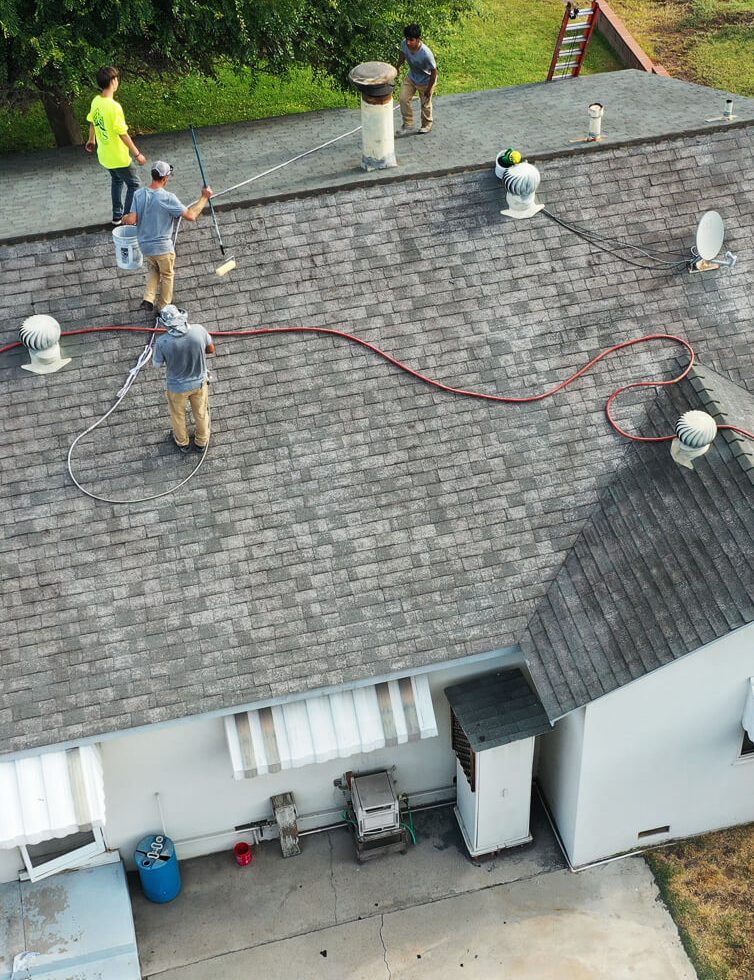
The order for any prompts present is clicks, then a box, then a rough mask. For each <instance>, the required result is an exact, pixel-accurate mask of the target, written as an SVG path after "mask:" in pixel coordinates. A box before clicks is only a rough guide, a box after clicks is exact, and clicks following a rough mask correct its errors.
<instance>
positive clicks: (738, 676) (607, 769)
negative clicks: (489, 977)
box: [540, 624, 754, 866]
mask: <svg viewBox="0 0 754 980" xmlns="http://www.w3.org/2000/svg"><path fill="white" fill-rule="evenodd" d="M752 674H754V624H750V625H749V626H747V627H744V628H742V629H740V630H737V631H736V632H734V633H731V634H730V635H729V636H727V637H724V638H723V639H722V640H718V641H716V642H714V643H711V644H708V645H707V646H706V647H703V648H701V649H700V650H697V651H696V652H694V653H692V654H689V655H688V656H686V657H683V658H682V659H681V660H678V661H676V662H675V663H673V664H670V665H668V666H667V667H663V668H661V669H660V670H657V671H655V672H653V673H652V674H648V675H647V676H645V677H643V678H641V679H640V680H638V681H635V682H633V683H632V684H628V685H627V686H625V687H623V688H621V689H620V690H618V691H614V692H612V693H611V694H608V695H606V696H605V697H603V698H600V699H599V700H598V701H594V702H592V703H591V704H590V705H588V706H587V707H586V710H585V715H584V723H583V739H582V748H581V766H580V773H579V777H578V783H577V790H576V791H574V779H573V777H572V775H568V776H565V775H564V774H563V773H560V774H559V773H558V772H557V770H558V769H559V768H560V767H561V766H563V767H566V766H567V767H568V768H569V769H570V767H571V766H573V765H575V764H576V761H577V755H578V752H577V747H576V746H575V745H573V744H572V742H573V741H574V739H573V738H569V736H568V734H567V733H568V729H569V727H570V729H571V736H573V735H574V734H575V733H576V727H575V726H574V724H573V722H571V721H569V718H570V716H568V717H567V718H564V719H562V720H561V721H559V722H558V723H557V726H556V728H557V729H558V734H556V735H554V736H550V737H549V738H552V739H553V742H552V748H550V745H549V743H548V742H545V743H544V744H543V748H542V759H541V760H540V772H541V773H543V774H544V773H545V772H547V773H548V776H547V778H546V779H544V778H543V780H542V781H543V784H544V785H546V786H547V791H546V792H547V796H548V799H549V801H550V803H551V805H552V808H553V811H554V813H555V814H556V819H557V822H558V826H559V829H560V830H561V835H562V836H563V838H564V841H565V842H566V847H567V850H568V852H569V856H570V858H571V862H572V863H573V864H574V865H576V866H579V865H583V864H588V863H590V862H592V861H596V860H599V859H600V858H604V857H608V856H610V855H613V854H618V853H621V852H624V851H628V850H631V849H634V848H637V847H643V846H647V845H651V844H656V843H661V842H662V841H663V840H667V839H670V838H675V837H686V836H689V835H692V834H698V833H703V832H705V831H709V830H715V829H719V828H721V827H727V826H732V825H735V824H740V823H747V822H749V821H752V820H754V757H751V756H749V757H748V758H745V759H741V758H740V748H741V739H742V735H743V730H742V727H741V716H742V713H743V707H744V701H745V697H746V687H747V683H748V678H749V677H751V676H752ZM564 723H565V724H564ZM561 726H564V731H563V734H561V733H560V728H561ZM664 825H668V826H669V828H670V829H669V832H668V833H667V834H659V835H654V836H651V837H646V838H641V839H640V838H639V837H638V834H639V833H640V832H641V831H644V830H648V829H651V828H655V827H661V826H664Z"/></svg>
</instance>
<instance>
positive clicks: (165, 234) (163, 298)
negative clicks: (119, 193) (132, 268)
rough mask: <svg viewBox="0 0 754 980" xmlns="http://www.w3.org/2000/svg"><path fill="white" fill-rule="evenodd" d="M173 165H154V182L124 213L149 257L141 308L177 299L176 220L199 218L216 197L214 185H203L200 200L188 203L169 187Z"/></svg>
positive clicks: (137, 196) (166, 304) (126, 222)
mask: <svg viewBox="0 0 754 980" xmlns="http://www.w3.org/2000/svg"><path fill="white" fill-rule="evenodd" d="M172 176H173V167H172V165H171V164H169V163H166V162H165V161H164V160H157V161H155V163H154V164H153V166H152V183H151V184H150V185H149V187H140V188H139V190H138V191H137V192H136V193H135V194H134V199H133V210H132V211H131V212H130V213H129V214H127V215H125V216H124V218H123V224H124V225H136V238H137V241H138V242H139V248H140V249H141V252H142V255H143V256H144V258H145V259H146V260H147V282H146V286H145V287H144V299H143V300H142V302H141V309H142V310H145V311H146V312H147V313H150V314H151V313H152V312H153V311H154V309H155V307H156V308H157V309H158V310H161V309H162V308H163V307H164V306H168V305H169V304H171V303H172V302H173V284H174V282H175V244H174V235H173V223H174V221H175V220H176V219H178V218H183V220H184V221H196V219H197V218H198V217H199V215H200V214H201V213H202V211H203V210H204V208H205V207H206V205H207V201H209V199H210V198H211V197H212V188H211V187H202V192H201V194H200V196H199V200H198V201H196V202H195V203H194V204H192V205H191V206H190V207H188V208H187V207H186V205H185V204H182V203H181V202H180V201H179V200H178V198H177V197H176V196H175V194H171V193H170V191H168V190H167V189H166V187H167V183H168V181H169V180H170V178H171V177H172Z"/></svg>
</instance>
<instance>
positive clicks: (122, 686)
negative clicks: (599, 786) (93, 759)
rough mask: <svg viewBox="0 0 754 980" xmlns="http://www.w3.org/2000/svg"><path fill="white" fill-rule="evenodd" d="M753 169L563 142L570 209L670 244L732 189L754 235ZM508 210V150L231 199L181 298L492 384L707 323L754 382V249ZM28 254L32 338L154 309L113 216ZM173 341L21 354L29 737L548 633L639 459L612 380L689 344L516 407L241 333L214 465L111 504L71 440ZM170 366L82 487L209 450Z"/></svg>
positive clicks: (226, 324) (9, 531)
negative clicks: (575, 147)
mask: <svg viewBox="0 0 754 980" xmlns="http://www.w3.org/2000/svg"><path fill="white" fill-rule="evenodd" d="M546 88H547V87H546V86H544V87H543V90H544V89H546ZM543 97H546V91H545V92H544V95H543ZM438 132H439V130H438ZM752 163H753V161H752V147H751V130H749V129H731V130H726V131H723V132H719V133H717V134H713V135H705V136H704V137H688V138H683V139H675V140H668V141H664V142H662V143H660V144H657V145H655V146H651V147H650V146H648V147H644V148H638V149H637V148H625V147H624V148H617V149H610V148H609V147H606V148H605V149H604V150H600V151H597V152H590V153H589V154H588V157H583V158H581V157H572V156H571V157H569V158H567V159H562V160H550V161H549V162H547V163H546V164H544V165H543V167H542V174H543V181H542V186H541V194H542V197H543V198H544V200H546V201H547V204H548V205H549V207H550V208H552V210H553V211H555V212H556V213H558V214H560V215H563V216H565V217H569V218H571V219H573V220H576V221H587V222H591V223H592V224H593V225H594V226H595V227H596V228H599V229H600V230H601V231H603V232H606V233H607V232H613V233H617V234H619V235H620V237H622V238H628V239H629V240H633V241H637V242H641V243H642V244H648V243H655V244H658V245H663V246H666V247H667V246H668V245H669V244H670V245H672V246H673V247H676V246H685V245H686V244H687V243H688V244H689V245H690V243H691V241H692V240H693V230H694V227H695V224H696V220H697V218H698V215H699V213H700V212H701V211H702V210H704V209H705V208H706V207H713V206H714V207H717V208H718V209H719V210H720V211H721V212H722V213H723V214H724V215H725V217H726V219H727V221H728V242H727V244H728V246H729V247H731V248H732V249H733V250H734V251H735V250H736V249H737V248H738V247H740V246H742V245H743V241H744V238H745V236H750V229H751V217H752V210H753V209H754V204H752V202H753V201H754V166H752ZM650 168H651V177H650V179H649V181H647V180H646V179H637V176H636V175H637V174H640V173H642V172H644V171H649V170H650ZM501 204H502V201H501V195H500V188H499V184H498V182H497V181H496V180H495V178H494V176H493V174H492V171H491V170H490V172H488V173H473V174H457V175H453V176H446V177H438V178H434V179H431V180H430V179H426V180H416V181H407V182H405V183H395V184H389V185H387V184H383V185H382V186H380V187H377V188H360V189H355V190H347V191H342V192H339V193H332V194H323V195H321V196H319V197H316V198H308V199H305V200H295V201H279V202H273V203H267V204H263V205H259V206H256V207H253V208H250V209H248V210H237V211H234V212H228V213H225V214H223V216H222V217H223V236H224V238H225V241H226V243H227V245H228V246H229V247H231V248H233V249H234V250H235V253H236V257H237V259H238V260H239V268H238V271H237V272H236V273H234V275H233V276H232V277H229V278H227V279H224V280H219V279H217V278H216V277H215V276H213V274H212V269H213V267H214V265H215V264H216V261H217V258H216V246H215V244H214V242H213V241H212V237H211V228H210V224H209V222H208V221H205V222H203V223H202V224H200V226H199V227H198V228H187V229H182V231H181V237H180V239H179V258H178V278H177V300H178V302H179V303H180V304H181V305H184V306H186V307H187V308H188V310H189V311H190V313H191V316H192V319H193V320H194V321H195V322H203V323H204V324H205V325H206V326H207V327H208V328H209V329H210V330H217V329H230V328H236V327H253V326H259V325H268V326H276V325H277V326H284V325H289V324H302V325H326V326H337V327H342V328H344V329H346V330H348V331H350V332H352V333H356V334H359V335H361V336H363V337H365V338H366V339H368V340H370V341H372V342H374V343H377V344H379V345H380V346H382V347H384V348H386V349H387V350H389V351H390V352H391V353H392V354H394V355H395V356H396V357H398V358H401V359H403V360H405V361H408V362H409V363H411V364H412V365H415V366H416V367H418V368H420V369H422V370H425V371H427V372H428V373H429V374H432V375H434V376H436V377H439V378H440V379H441V380H443V381H446V382H448V383H451V384H459V385H462V386H465V387H479V388H482V389H484V390H487V391H498V392H505V393H513V394H520V393H524V392H529V393H534V392H538V391H541V390H542V389H543V388H544V387H547V386H549V385H551V384H553V383H555V382H556V381H559V380H561V379H562V378H563V377H565V376H566V375H568V374H569V373H570V372H572V371H574V370H576V369H577V368H578V367H580V366H581V365H582V364H583V363H584V362H585V361H586V360H587V359H588V358H589V357H590V356H591V355H593V354H594V353H595V352H596V351H597V350H598V349H600V348H603V347H606V346H608V345H609V344H612V343H615V342H616V341H619V340H623V339H626V338H628V337H632V336H637V335H640V334H642V333H646V332H647V330H648V329H665V330H671V331H675V332H678V333H683V334H684V335H685V336H688V337H689V339H690V340H691V341H692V342H693V343H696V344H698V346H699V350H700V355H701V356H702V358H703V360H704V362H705V363H707V364H710V365H711V366H712V367H713V368H716V369H718V370H721V371H724V372H725V373H726V374H728V375H729V376H730V377H731V379H732V380H733V381H735V382H737V383H747V384H749V385H751V383H752V380H753V379H754V343H753V342H752V341H753V340H754V337H753V336H752V330H753V327H752V323H754V317H753V316H752V312H753V311H752V296H753V295H754V291H752V288H751V285H752V284H751V273H750V271H749V267H748V266H747V264H746V263H744V262H741V263H739V265H738V266H737V267H736V269H735V270H733V271H723V272H721V273H720V274H718V275H715V276H687V275H683V274H673V275H670V274H667V273H665V272H662V271H655V272H644V271H641V270H639V269H636V268H634V267H633V266H627V265H624V264H622V263H621V262H620V261H619V260H618V259H617V258H615V257H614V256H611V255H607V254H605V253H601V252H600V253H595V252H593V251H592V249H591V247H590V246H588V245H587V244H586V243H584V242H583V241H581V240H580V239H578V238H575V237H573V236H572V235H570V234H569V233H568V232H566V231H565V230H564V229H562V228H560V227H558V226H556V225H554V224H553V223H551V222H550V221H549V220H548V219H547V218H546V217H545V216H544V215H540V216H537V217H536V218H535V219H532V220H531V221H529V222H524V223H517V224H516V225H512V224H511V223H506V222H504V221H503V219H502V218H501V217H500V214H499V210H500V207H501ZM1 258H2V270H3V274H2V277H1V278H2V282H1V283H0V289H2V293H1V294H0V300H1V301H2V302H0V336H3V337H7V338H12V337H13V336H14V334H15V331H16V329H17V327H18V324H19V322H20V320H21V319H22V318H23V317H24V316H26V315H28V313H29V312H30V311H31V310H35V311H38V312H51V313H53V314H54V315H56V316H57V317H58V319H59V320H60V321H61V323H62V325H63V327H64V329H66V328H72V327H80V326H92V325H96V324H103V323H126V324H127V323H134V322H135V314H134V313H133V310H134V309H135V307H136V306H137V304H138V302H139V299H140V286H141V277H140V275H132V274H128V273H117V272H116V270H115V269H114V263H113V258H112V243H111V241H110V235H109V232H104V233H103V234H102V235H99V236H97V235H79V236H74V237H71V238H63V239H59V240H56V241H52V242H33V243H26V244H22V245H16V246H12V247H6V248H4V249H3V251H2V256H1ZM141 347H142V340H141V339H140V338H134V336H133V335H123V334H120V335H115V334H97V335H86V336H83V337H72V338H66V339H65V341H64V349H65V353H66V354H67V355H70V356H73V358H74V360H73V361H72V362H71V364H70V365H69V366H68V367H67V368H66V369H65V370H63V371H61V372H60V373H58V374H54V375H48V376H42V377H38V376H32V375H28V374H27V373H25V372H22V371H20V370H19V369H18V365H19V363H20V362H21V361H22V360H23V359H24V358H23V357H22V355H21V354H20V353H13V354H11V355H5V356H4V357H3V359H2V362H1V363H0V381H1V382H2V385H1V388H0V410H1V411H2V413H3V418H4V433H5V445H4V457H3V459H2V461H0V467H2V483H1V485H0V506H1V507H2V511H3V514H4V518H5V520H4V522H3V526H2V529H0V568H1V569H2V579H3V602H4V620H5V623H4V629H3V632H2V635H1V636H0V689H1V690H2V700H1V701H0V737H1V738H2V743H1V744H2V746H3V749H4V750H5V751H18V750H24V749H30V748H33V747H35V746H41V745H46V744H50V743H52V742H59V741H64V740H71V739H79V738H83V737H92V736H96V735H99V734H102V733H105V732H113V731H118V730H123V729H127V728H130V727H134V726H138V725H145V724H150V723H154V722H159V721H167V720H171V719H175V718H179V717H182V716H186V715H192V714H199V713H202V712H208V711H225V710H228V709H232V708H234V707H241V706H243V705H247V704H252V703H254V702H258V701H261V700H265V699H270V698H275V697H280V696H284V695H286V694H288V693H290V692H297V691H306V690H311V689H315V688H320V687H325V686H329V685H337V684H340V683H342V682H348V681H355V680H360V679H366V678H369V677H374V676H379V675H381V674H385V673H388V672H392V671H410V670H411V669H413V668H415V667H417V666H419V665H425V664H431V663H440V662H443V661H446V660H449V659H451V658H455V657H462V656H466V655H470V654H474V653H481V652H486V651H489V650H492V649H497V648H500V647H503V646H507V645H511V644H513V643H515V642H517V641H518V640H519V639H520V636H521V634H522V631H523V630H524V629H525V627H526V625H527V623H528V622H529V621H530V619H531V617H532V614H533V612H534V609H535V607H536V605H537V603H538V602H539V600H540V599H542V597H543V596H544V595H545V594H546V593H547V591H548V589H549V587H550V584H551V583H552V581H553V579H554V578H555V577H556V575H557V573H558V570H559V569H560V567H561V565H562V563H563V561H564V559H565V556H566V555H567V553H568V552H569V550H570V548H571V547H572V545H573V543H574V541H575V540H576V538H577V536H578V534H579V532H580V530H581V528H582V526H583V523H584V521H585V520H586V519H587V518H588V517H589V515H590V513H591V512H592V510H593V507H594V505H595V503H596V502H597V500H598V499H599V497H600V493H601V491H603V490H604V488H605V487H606V485H607V483H608V482H609V480H610V478H611V476H612V474H613V473H614V472H615V471H616V468H617V467H619V466H620V464H621V461H622V460H623V458H624V456H625V455H626V453H627V452H629V453H630V452H633V451H634V450H633V448H632V447H630V446H629V445H628V444H627V443H626V442H625V441H624V440H621V439H619V438H617V437H616V436H615V435H614V433H612V431H611V430H609V429H608V427H607V426H606V424H605V421H604V417H603V414H602V411H603V404H604V399H605V396H606V395H607V393H608V391H610V390H611V389H612V387H614V386H615V384H617V383H618V382H619V381H620V382H623V381H627V380H632V379H637V378H642V377H647V376H649V377H663V376H668V374H669V373H671V372H672V370H673V367H674V358H675V356H676V354H677V349H676V348H675V347H672V346H669V345H667V344H654V345H647V346H646V347H643V348H641V349H640V348H632V349H631V350H627V351H623V352H621V354H619V355H617V356H615V357H614V358H613V359H611V361H610V362H608V363H602V364H600V365H599V366H598V368H597V369H596V370H595V371H594V372H593V373H592V374H590V375H589V376H588V377H585V378H583V379H581V380H580V381H579V382H578V383H577V384H576V385H574V387H573V388H572V389H571V390H570V391H568V392H566V393H564V394H562V395H560V396H558V397H556V398H553V399H549V400H546V401H543V402H538V403H534V404H532V405H529V406H516V407H513V406H496V405H491V404H486V403H480V402H473V401H469V400H464V399H461V398H454V397H451V396H449V395H447V394H443V393H441V392H439V391H435V390H432V389H429V388H427V387H426V386H424V385H422V384H419V383H417V382H416V381H413V380H411V379H410V378H408V377H407V376H405V375H403V374H401V373H399V372H398V371H397V370H395V369H394V368H391V367H389V366H387V365H386V364H385V363H384V362H382V361H380V360H379V359H378V358H376V357H375V356H374V355H372V354H369V353H367V352H365V351H364V350H363V349H360V348H357V347H354V346H350V345H348V344H347V343H342V342H336V341H334V340H332V339H328V338H321V337H312V336H296V335H286V336H284V337H275V336H265V337H261V338H255V339H254V340H242V339H229V338H225V339H221V340H220V341H219V343H218V356H217V358H216V361H215V365H214V370H215V372H216V381H215V382H214V383H213V389H212V392H213V394H212V407H213V424H214V429H215V434H214V437H213V444H212V449H211V452H210V453H209V455H208V458H207V461H206V462H205V464H204V466H203V467H202V469H201V470H200V471H199V472H198V473H197V475H196V476H195V477H194V479H193V480H192V481H191V482H190V483H189V484H188V485H187V486H186V487H184V488H183V489H182V490H181V491H180V492H178V493H176V494H174V495H172V496H168V497H163V498H161V499H158V500H155V501H152V502H150V503H146V504H137V505H133V506H113V505H106V504H97V503H94V502H93V501H91V500H90V499H88V498H86V497H84V496H83V495H81V494H80V493H79V492H78V491H76V490H75V488H73V487H72V486H71V484H70V481H69V479H68V477H67V474H66V470H65V459H66V453H67V451H68V446H69V445H70V443H71V441H72V439H73V438H74V437H75V436H76V435H77V434H78V433H79V432H81V430H82V429H84V428H85V427H86V426H87V425H89V424H90V423H91V422H92V421H93V420H94V419H96V418H97V417H98V416H99V415H100V414H101V413H102V412H104V411H105V409H106V408H107V407H109V405H110V404H111V403H112V400H113V398H114V396H115V392H116V391H117V390H118V388H119V387H120V385H121V384H122V382H123V380H124V378H125V375H126V372H127V370H128V368H129V367H130V366H131V364H132V363H133V362H134V360H135V359H136V356H137V354H138V353H139V351H140V350H141ZM162 385H163V383H162V379H161V377H160V376H159V375H158V374H157V373H156V372H154V371H152V370H151V369H150V370H149V371H147V372H146V373H144V374H142V375H141V377H140V379H139V381H138V383H137V385H136V386H135V387H134V389H133V390H132V392H131V394H130V396H129V398H128V399H127V401H126V402H125V403H124V404H123V406H122V407H121V409H119V410H118V412H117V413H115V414H114V415H113V416H111V418H110V419H109V420H108V423H107V424H106V425H104V426H102V427H101V428H99V429H97V430H96V431H95V432H94V433H93V434H92V435H91V436H88V437H87V439H86V440H82V442H81V443H80V444H79V446H78V448H77V450H76V455H75V458H74V463H75V465H76V472H77V475H78V477H79V479H80V480H82V481H83V482H84V483H85V484H87V485H89V486H91V487H92V488H93V489H94V490H96V491H97V492H99V493H103V494H105V495H114V496H135V497H139V496H144V495H146V494H149V493H154V492H159V491H162V490H164V489H166V488H167V487H169V486H170V485H172V484H174V483H175V482H176V480H177V479H178V478H179V477H182V476H184V475H186V474H187V472H188V471H187V469H186V467H187V466H190V465H191V462H190V460H187V459H185V458H183V457H176V456H175V455H173V454H172V453H171V452H170V451H169V449H168V448H167V446H166V445H165V443H164V440H165V436H166V433H167V427H168V424H167V415H166V410H165V406H164V394H163V390H162ZM645 403H646V401H645V402H644V403H642V401H637V402H635V403H634V402H632V400H631V399H630V398H629V399H627V401H626V403H625V406H624V408H622V409H621V418H622V419H623V420H624V421H625V423H626V424H627V425H634V426H637V427H639V428H641V429H642V430H643V431H646V429H647V427H649V428H651V427H652V425H653V423H652V422H648V421H647V419H646V418H645V417H644V414H643V413H644V409H643V407H642V404H645ZM646 452H647V453H649V454H651V453H652V452H655V453H658V454H660V455H662V458H663V460H664V458H665V451H664V450H663V449H659V450H658V449H654V450H648V451H646ZM642 458H644V455H642ZM663 465H664V464H663ZM726 472H727V471H726ZM662 474H663V475H660V474H658V479H660V480H668V479H679V478H680V477H679V475H678V474H676V473H675V468H673V469H663V470H662ZM668 474H670V475H668ZM718 475H719V479H720V480H721V481H722V480H723V479H724V478H725V473H723V471H722V470H720V471H719V474H718ZM696 485H701V484H696ZM700 560H701V559H700ZM647 601H648V602H652V601H653V600H652V598H651V597H650V596H648V597H647ZM652 662H654V661H652ZM634 669H637V670H638V669H640V666H639V665H638V664H637V665H635V668H634ZM564 696H565V695H564Z"/></svg>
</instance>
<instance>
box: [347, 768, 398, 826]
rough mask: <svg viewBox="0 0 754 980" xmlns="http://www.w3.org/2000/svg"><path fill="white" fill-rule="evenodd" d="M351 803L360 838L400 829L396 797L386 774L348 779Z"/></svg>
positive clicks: (373, 774)
mask: <svg viewBox="0 0 754 980" xmlns="http://www.w3.org/2000/svg"><path fill="white" fill-rule="evenodd" d="M351 804H352V806H353V812H354V816H355V817H356V823H357V824H358V833H359V837H362V838H365V837H369V836H370V835H372V834H385V833H390V831H398V830H399V829H400V815H399V809H398V798H397V797H396V795H395V790H394V789H393V782H392V780H391V779H390V776H389V774H388V773H386V772H375V773H372V774H371V775H369V776H354V778H353V779H352V780H351Z"/></svg>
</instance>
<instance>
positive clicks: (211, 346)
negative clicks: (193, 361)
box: [204, 344, 215, 354]
mask: <svg viewBox="0 0 754 980" xmlns="http://www.w3.org/2000/svg"><path fill="white" fill-rule="evenodd" d="M204 353H205V354H214V353H215V345H214V344H207V346H206V347H205V348H204Z"/></svg>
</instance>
